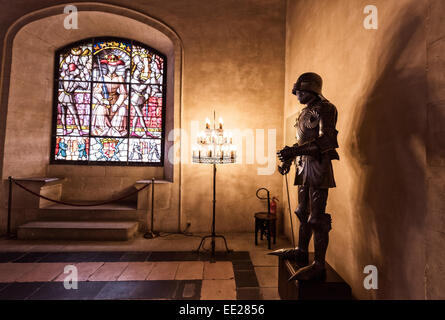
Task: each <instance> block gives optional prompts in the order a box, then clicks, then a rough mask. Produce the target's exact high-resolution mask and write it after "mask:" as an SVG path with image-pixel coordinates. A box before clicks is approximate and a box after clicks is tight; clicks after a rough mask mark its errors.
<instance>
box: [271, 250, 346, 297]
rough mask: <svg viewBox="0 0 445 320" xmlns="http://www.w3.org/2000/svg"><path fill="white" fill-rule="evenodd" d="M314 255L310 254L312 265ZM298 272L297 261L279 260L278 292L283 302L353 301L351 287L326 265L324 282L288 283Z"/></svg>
mask: <svg viewBox="0 0 445 320" xmlns="http://www.w3.org/2000/svg"><path fill="white" fill-rule="evenodd" d="M313 259H314V254H313V253H310V254H309V261H310V263H312V261H313ZM297 270H298V266H297V264H296V262H295V261H292V260H288V259H283V258H282V257H280V258H279V264H278V292H279V294H280V297H281V299H283V300H351V299H352V293H351V287H350V286H349V285H348V284H347V283H346V282H345V281H344V280H343V279H342V278H341V277H340V276H339V275H338V273H337V272H335V270H334V269H333V268H332V267H331V266H330V265H329V264H328V263H326V279H325V280H323V281H299V280H297V281H290V282H289V281H288V279H289V278H290V277H291V276H292V275H293V274H294V273H295V272H296V271H297Z"/></svg>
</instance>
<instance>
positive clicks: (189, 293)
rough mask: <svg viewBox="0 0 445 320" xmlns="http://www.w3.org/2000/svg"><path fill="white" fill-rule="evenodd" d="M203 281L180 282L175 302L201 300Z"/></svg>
mask: <svg viewBox="0 0 445 320" xmlns="http://www.w3.org/2000/svg"><path fill="white" fill-rule="evenodd" d="M201 287H202V281H201V280H186V281H180V282H179V284H178V288H177V290H176V293H175V295H174V297H173V299H174V300H199V299H200V297H201Z"/></svg>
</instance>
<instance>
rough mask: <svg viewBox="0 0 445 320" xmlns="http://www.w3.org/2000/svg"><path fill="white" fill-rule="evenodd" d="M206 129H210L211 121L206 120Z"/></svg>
mask: <svg viewBox="0 0 445 320" xmlns="http://www.w3.org/2000/svg"><path fill="white" fill-rule="evenodd" d="M206 129H210V119H209V118H206Z"/></svg>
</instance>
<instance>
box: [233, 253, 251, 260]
mask: <svg viewBox="0 0 445 320" xmlns="http://www.w3.org/2000/svg"><path fill="white" fill-rule="evenodd" d="M229 256H230V259H231V260H232V261H234V260H250V255H249V252H248V251H234V252H231V253H230V254H229Z"/></svg>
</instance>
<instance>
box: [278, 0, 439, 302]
mask: <svg viewBox="0 0 445 320" xmlns="http://www.w3.org/2000/svg"><path fill="white" fill-rule="evenodd" d="M440 2H441V1H436V6H438V3H440ZM368 4H370V3H369V1H362V0H357V1H348V0H317V1H309V0H289V1H287V22H286V34H287V35H286V76H285V78H286V80H285V105H284V118H285V121H286V120H287V122H285V123H289V121H290V120H289V119H290V118H292V119H294V118H295V112H296V111H297V110H298V109H300V108H301V106H299V104H298V102H297V99H296V97H295V96H292V95H291V94H290V92H291V89H292V85H293V83H294V82H295V81H296V79H297V77H298V75H299V74H301V73H303V72H307V71H313V72H317V73H319V74H320V75H321V76H322V77H323V80H324V90H323V93H324V96H325V97H326V98H327V99H328V100H330V101H331V102H332V103H333V104H335V105H336V106H337V109H338V112H339V119H338V124H337V129H338V130H339V132H340V133H339V145H340V148H339V154H340V161H334V163H333V166H334V172H335V177H336V182H337V188H335V189H331V191H330V196H329V199H328V205H327V212H328V213H331V214H332V218H333V230H332V231H331V233H330V245H329V249H328V254H327V260H328V262H329V263H330V264H331V265H333V266H334V268H335V269H336V270H337V271H338V272H339V273H340V274H341V275H342V276H343V277H344V278H345V279H346V281H347V282H348V283H349V284H350V285H351V286H352V289H353V293H354V295H355V296H356V297H357V298H359V299H423V298H425V297H436V298H437V297H440V296H441V297H442V298H443V297H444V296H443V292H441V294H440V295H439V291H440V290H442V289H440V290H439V289H437V288H439V287H440V284H439V283H437V284H436V285H434V287H435V288H436V289H432V288H430V287H429V286H426V285H425V282H426V281H427V282H429V281H430V279H429V277H431V275H430V273H429V272H427V270H428V265H427V264H426V263H427V253H428V255H431V256H434V259H437V260H436V261H439V260H440V257H439V256H441V257H443V252H444V250H443V241H441V242H440V240H441V239H443V234H442V238H439V236H438V235H437V233H436V237H435V238H434V239H433V240H431V241H434V242H435V247H428V245H426V243H425V240H426V234H427V232H426V231H427V228H426V223H427V204H428V196H427V191H426V187H427V159H426V142H427V140H426V130H427V102H426V101H427V83H426V76H427V74H426V63H427V50H426V42H425V39H426V29H425V27H426V25H425V23H426V17H427V14H428V10H427V1H412V0H397V1H395V0H391V1H387V0H385V1H383V0H376V1H373V2H372V4H373V5H375V6H376V7H377V9H378V29H377V30H367V29H365V28H364V26H363V21H364V19H365V17H366V14H364V12H363V11H364V8H365V6H367V5H368ZM435 11H436V12H443V8H442V11H438V10H435ZM437 14H438V13H437ZM436 28H437V26H436ZM438 30H439V29H438V28H437V32H439V31H438ZM441 30H442V31H443V28H442V29H441ZM436 37H438V35H436ZM442 57H443V56H442ZM441 63H443V60H441ZM441 72H442V73H441V79H443V69H442V71H441ZM436 76H438V74H436ZM441 88H442V92H443V86H442V87H441ZM442 99H443V97H442ZM442 123H443V122H442ZM442 127H443V126H442ZM287 128H288V129H287V131H286V135H285V140H286V141H289V140H292V137H293V136H294V135H295V132H294V130H292V129H293V128H291V127H290V126H289V125H287ZM442 130H443V129H442ZM441 172H442V171H441ZM442 177H443V175H442ZM442 189H443V188H442ZM437 192H439V191H437ZM437 192H436V193H437ZM440 192H443V191H440ZM291 193H292V200H291V201H292V206H293V207H294V206H295V205H296V203H297V200H296V197H295V196H296V188H295V187H292V191H291ZM442 198H443V197H442ZM435 199H436V200H437V199H438V195H436V197H435ZM438 203H440V204H441V205H442V203H443V200H440V201H438ZM286 217H287V215H286ZM442 222H443V221H442ZM288 226H289V220H288V219H287V220H286V221H285V230H290V228H289V227H288ZM442 231H443V230H442ZM441 243H442V244H441ZM440 246H442V250H441V251H440V248H439V247H440ZM441 260H442V261H443V258H442V259H441ZM438 264H439V262H435V263H434V266H435V267H434V270H435V271H436V272H438V270H439V268H438V267H439V266H438ZM367 265H374V266H376V267H377V269H378V290H366V289H365V288H364V286H363V280H364V278H365V276H366V275H365V274H364V273H363V271H364V267H365V266H367ZM442 270H443V269H442ZM438 278H439V276H438V275H436V276H434V279H435V280H438ZM431 280H432V279H431ZM440 281H441V284H442V287H444V285H443V284H444V281H443V278H442V279H441V280H440ZM433 291H434V293H433Z"/></svg>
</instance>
